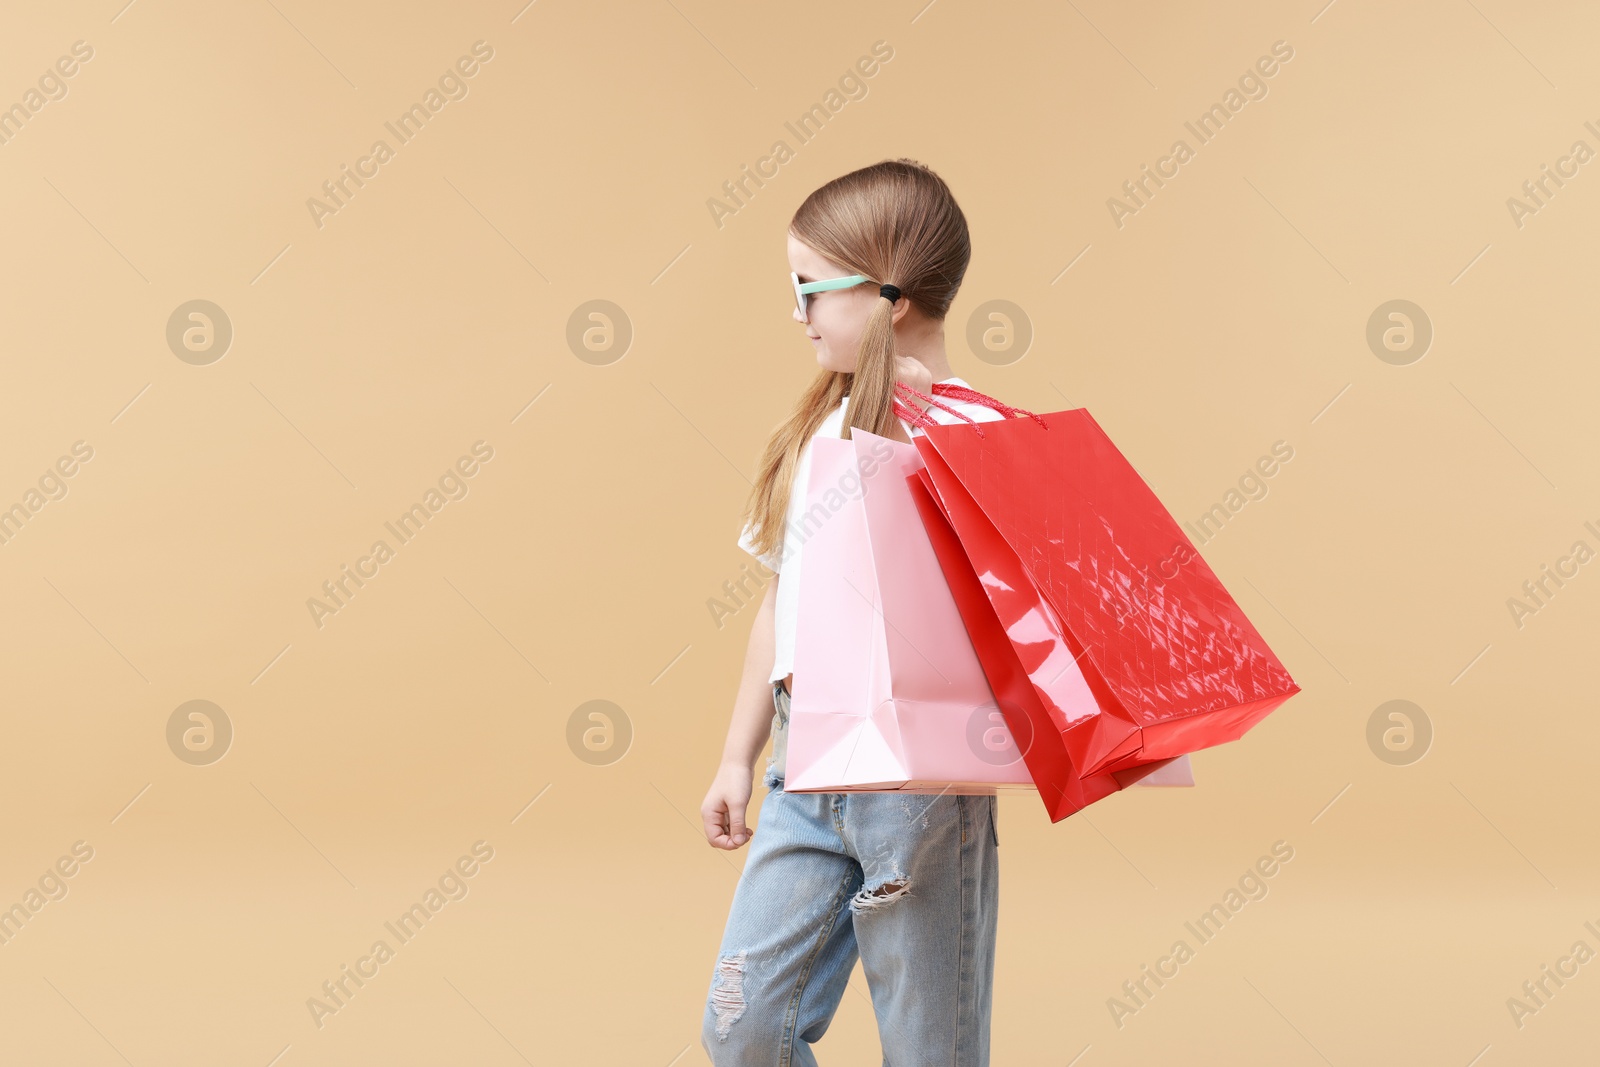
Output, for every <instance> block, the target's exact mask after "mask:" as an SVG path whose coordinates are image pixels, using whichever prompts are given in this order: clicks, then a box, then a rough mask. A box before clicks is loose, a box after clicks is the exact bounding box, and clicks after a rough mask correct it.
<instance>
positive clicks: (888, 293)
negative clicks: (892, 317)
mask: <svg viewBox="0 0 1600 1067" xmlns="http://www.w3.org/2000/svg"><path fill="white" fill-rule="evenodd" d="M878 295H879V296H881V297H883V298H884V299H885V300H887V301H889V303H891V304H892V303H894V302H895V301H896V300H899V299H900V287H899V286H898V285H890V284H888V283H887V282H886V283H884V284H883V285H880V286H878Z"/></svg>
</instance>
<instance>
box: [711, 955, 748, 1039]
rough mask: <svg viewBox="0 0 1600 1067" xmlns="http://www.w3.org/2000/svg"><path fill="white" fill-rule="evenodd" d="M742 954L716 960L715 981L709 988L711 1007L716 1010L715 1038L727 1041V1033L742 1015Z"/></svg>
mask: <svg viewBox="0 0 1600 1067" xmlns="http://www.w3.org/2000/svg"><path fill="white" fill-rule="evenodd" d="M744 960H745V955H744V953H743V952H734V953H730V954H729V955H726V956H723V957H722V958H721V959H719V960H717V980H716V981H715V982H714V983H712V986H711V1005H712V1007H714V1008H716V1010H717V1037H718V1038H721V1039H722V1040H724V1041H725V1040H727V1037H728V1031H729V1030H730V1029H732V1027H733V1024H734V1023H736V1022H738V1021H739V1016H741V1015H743V1014H744Z"/></svg>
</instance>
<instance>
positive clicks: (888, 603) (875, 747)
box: [784, 429, 1033, 794]
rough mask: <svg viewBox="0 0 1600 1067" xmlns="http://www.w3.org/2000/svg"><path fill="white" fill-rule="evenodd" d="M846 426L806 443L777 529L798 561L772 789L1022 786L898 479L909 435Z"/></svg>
mask: <svg viewBox="0 0 1600 1067" xmlns="http://www.w3.org/2000/svg"><path fill="white" fill-rule="evenodd" d="M851 434H852V439H851V440H848V441H846V440H843V439H839V438H826V437H824V438H818V439H816V440H815V441H813V442H812V445H811V447H812V449H813V452H812V455H811V483H810V485H808V486H805V487H803V488H804V491H805V492H806V494H807V496H806V505H807V507H806V513H805V514H806V518H805V520H804V521H805V523H806V525H805V528H804V529H803V530H791V531H790V532H789V536H804V537H805V557H804V558H805V562H804V566H803V567H802V568H801V573H800V595H799V618H798V621H797V624H796V630H795V651H794V693H793V695H792V697H791V699H790V704H789V740H788V757H787V760H788V766H787V774H786V777H785V781H784V789H785V790H786V791H788V792H791V793H803V792H852V791H890V790H892V791H899V792H907V793H961V794H993V793H997V792H1010V791H1026V790H1031V789H1032V788H1033V779H1032V777H1031V776H1030V775H1029V772H1028V768H1027V763H1026V761H1025V760H1024V759H1023V754H1022V752H1021V750H1020V749H1018V747H1017V746H1016V743H1015V742H1014V741H1013V740H1012V738H1011V735H1010V732H1009V730H1008V729H1007V727H1006V724H1005V718H1004V716H1003V715H1002V714H1001V712H1000V708H999V705H998V704H997V703H996V702H995V699H994V694H993V693H992V692H991V691H990V689H989V683H988V681H987V680H986V679H985V677H984V673H983V667H982V665H981V664H980V663H979V662H978V657H977V653H976V652H974V650H973V647H972V642H971V640H970V639H969V638H968V636H967V631H966V628H965V626H964V625H963V623H962V621H961V613H960V611H959V610H958V609H957V607H956V603H955V600H954V599H953V598H952V596H951V594H950V590H949V588H948V586H946V584H945V578H944V572H943V571H942V569H941V568H940V565H939V561H938V559H937V558H936V557H935V555H934V552H933V547H932V545H931V544H930V543H929V541H928V535H927V533H926V531H925V530H924V528H923V524H922V519H921V518H920V516H919V514H918V511H917V506H916V503H915V502H914V501H913V499H912V496H911V490H910V488H909V486H908V485H907V484H906V477H907V476H908V475H915V474H916V472H917V471H918V470H919V469H921V467H922V459H921V457H920V456H919V454H918V452H917V449H916V447H915V446H913V445H909V444H904V443H901V442H898V441H891V440H889V439H888V438H884V437H879V436H877V435H875V434H871V433H868V432H866V431H864V430H860V429H856V430H852V431H851ZM801 489H802V487H799V486H797V487H796V491H797V492H798V491H801Z"/></svg>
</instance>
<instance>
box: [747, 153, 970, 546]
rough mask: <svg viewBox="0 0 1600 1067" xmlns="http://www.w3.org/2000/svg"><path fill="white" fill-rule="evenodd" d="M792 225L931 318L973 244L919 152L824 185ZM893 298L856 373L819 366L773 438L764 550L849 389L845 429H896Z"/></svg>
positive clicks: (762, 517)
mask: <svg viewBox="0 0 1600 1067" xmlns="http://www.w3.org/2000/svg"><path fill="white" fill-rule="evenodd" d="M789 231H790V232H791V233H793V234H794V236H795V237H797V238H799V239H800V240H801V241H803V242H804V243H805V244H806V245H808V246H810V247H811V248H813V249H815V250H816V251H817V252H818V253H819V254H820V255H822V256H823V257H824V258H826V259H828V260H831V261H832V262H834V263H837V264H839V265H840V266H841V267H843V268H845V270H846V271H848V272H849V273H851V274H860V275H864V276H865V277H866V278H867V279H868V282H866V283H863V284H871V285H874V286H877V285H883V284H891V285H895V286H897V287H898V288H899V289H900V298H901V299H902V300H909V301H911V303H912V304H914V305H916V307H917V308H918V310H920V311H921V312H922V313H923V314H924V315H926V316H928V317H929V318H931V319H943V318H944V317H945V313H946V312H948V311H949V310H950V302H951V301H952V300H954V299H955V295H956V290H957V289H959V288H961V279H962V278H963V277H964V276H965V275H966V272H967V262H968V260H970V259H971V258H972V245H971V242H970V240H969V239H968V236H967V219H966V216H965V215H963V214H962V213H961V208H960V207H959V206H957V204H956V201H955V197H954V196H952V195H951V193H950V188H949V186H947V185H945V183H944V180H943V179H942V178H940V177H939V176H938V175H937V174H935V173H934V172H933V171H931V170H929V169H928V168H927V167H926V166H924V165H922V164H921V163H918V162H917V161H916V160H913V159H892V160H889V159H886V160H884V161H883V162H881V163H874V164H872V165H871V166H869V167H862V168H861V169H860V170H854V171H851V172H850V173H849V174H845V175H843V176H841V177H838V178H835V179H833V180H832V181H831V182H828V183H827V184H826V185H824V186H822V187H821V188H819V189H817V190H816V191H815V192H813V193H812V194H811V195H810V196H808V197H806V199H805V202H804V203H803V204H801V205H800V207H799V210H797V211H796V212H795V213H794V219H793V220H792V221H791V222H790V223H789ZM893 310H894V305H893V304H891V303H890V302H889V300H888V299H887V298H886V297H883V296H880V297H879V298H878V299H877V300H876V301H875V302H874V304H873V307H872V311H871V312H870V313H869V314H868V316H867V323H866V327H865V328H864V329H863V330H862V333H861V348H860V351H859V353H858V355H857V361H856V369H855V372H854V373H853V374H852V373H846V372H843V371H832V370H826V369H824V370H820V371H819V372H818V373H817V376H816V378H815V379H813V380H812V382H811V384H810V385H809V386H807V387H806V390H805V392H804V393H802V394H801V395H800V400H799V402H798V403H797V404H796V405H795V408H794V411H793V413H792V414H790V416H789V417H788V418H787V419H786V420H784V422H783V424H782V425H780V426H779V427H778V428H777V429H776V430H775V431H774V432H773V434H772V436H771V438H769V439H768V441H767V446H766V449H765V450H764V451H763V453H762V456H761V473H760V476H759V477H758V478H757V479H756V482H755V485H754V486H753V487H752V488H751V491H750V496H749V499H748V500H747V501H746V502H745V511H744V518H745V521H746V523H748V524H753V526H754V530H753V532H752V534H751V539H752V541H753V542H754V543H753V548H754V549H755V552H756V553H757V554H758V555H768V554H771V553H774V552H776V551H778V549H779V548H780V547H781V546H782V545H783V540H784V529H783V525H784V518H785V516H786V515H787V513H788V508H789V495H790V493H791V492H802V493H803V492H805V489H806V487H805V486H803V485H802V486H795V485H794V484H793V483H794V472H795V467H796V465H797V464H798V463H799V462H800V453H801V451H802V450H803V449H804V448H805V446H806V443H807V442H809V441H810V440H811V438H812V435H814V434H815V433H816V432H817V428H818V427H820V426H821V425H822V422H823V420H824V419H826V418H827V417H828V415H829V414H831V413H832V412H833V410H834V409H835V408H837V407H838V406H839V403H840V401H841V400H843V399H844V398H845V397H846V396H848V397H849V398H850V399H849V406H848V408H847V409H846V411H845V420H844V427H843V428H842V430H841V431H840V433H839V436H840V437H842V438H845V439H846V440H848V439H849V438H850V431H851V429H852V428H853V427H860V428H861V429H863V430H866V431H867V432H869V433H874V434H877V435H878V436H880V437H889V436H892V435H893V432H894V431H893V427H894V422H893V420H894V419H895V414H894V328H893V327H892V326H891V325H890V316H891V314H892V312H893Z"/></svg>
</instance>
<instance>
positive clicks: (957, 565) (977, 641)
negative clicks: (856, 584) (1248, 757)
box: [906, 424, 1194, 822]
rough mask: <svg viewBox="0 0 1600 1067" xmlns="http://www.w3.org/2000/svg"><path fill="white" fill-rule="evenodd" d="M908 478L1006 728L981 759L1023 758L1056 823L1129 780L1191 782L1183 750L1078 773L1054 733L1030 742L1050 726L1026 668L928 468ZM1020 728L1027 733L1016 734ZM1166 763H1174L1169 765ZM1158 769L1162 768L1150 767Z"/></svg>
mask: <svg viewBox="0 0 1600 1067" xmlns="http://www.w3.org/2000/svg"><path fill="white" fill-rule="evenodd" d="M991 425H992V424H991ZM906 483H907V485H908V486H909V487H910V488H911V494H912V498H913V499H914V500H915V501H916V504H917V510H918V512H920V513H921V515H922V524H923V528H924V529H925V530H926V531H927V533H928V540H929V541H930V542H931V543H932V545H933V549H934V555H935V557H936V558H937V559H938V560H939V565H940V567H941V569H942V570H943V571H944V573H945V579H946V584H947V585H948V586H949V588H950V593H951V595H952V596H953V597H954V598H955V601H956V606H957V608H958V610H960V612H961V617H962V622H963V624H964V625H965V626H966V628H967V636H968V637H969V638H971V639H972V645H973V649H974V650H975V651H976V652H977V653H978V660H979V663H980V664H981V665H982V666H983V672H984V675H985V676H986V677H987V678H988V680H989V687H990V690H991V691H992V692H993V694H994V699H995V703H996V704H998V705H999V707H1000V710H1001V715H1002V717H1003V718H1004V719H1005V722H1006V727H1007V729H1006V731H1004V732H1003V734H1002V736H1001V737H999V738H997V739H996V743H995V744H994V745H981V746H980V745H979V744H975V745H974V749H975V750H977V749H979V748H980V747H982V748H983V749H984V750H985V751H986V758H989V759H991V760H994V761H996V762H999V761H1007V762H1009V761H1011V760H1022V761H1023V762H1024V763H1025V764H1026V765H1027V768H1028V773H1029V774H1030V775H1031V776H1032V777H1033V780H1034V784H1035V787H1036V788H1037V789H1038V790H1039V795H1040V798H1041V799H1042V800H1043V801H1044V805H1045V809H1046V810H1047V811H1048V812H1049V814H1050V821H1051V822H1060V821H1061V820H1062V819H1064V818H1066V817H1067V816H1068V815H1071V814H1072V813H1073V812H1075V811H1079V810H1081V809H1083V808H1086V807H1088V806H1089V805H1090V804H1092V803H1094V802H1095V801H1097V800H1100V799H1101V798H1103V797H1107V796H1110V795H1111V794H1112V793H1114V792H1116V791H1117V790H1119V789H1125V788H1127V787H1128V786H1130V785H1176V786H1183V785H1189V786H1192V785H1194V777H1193V775H1192V774H1191V773H1190V771H1189V767H1188V757H1187V756H1176V757H1173V758H1171V759H1162V760H1156V761H1151V762H1147V763H1144V764H1141V765H1139V766H1136V767H1131V768H1127V769H1123V770H1117V771H1107V772H1102V773H1100V774H1093V775H1088V776H1082V777H1080V776H1079V774H1078V773H1077V770H1076V769H1075V768H1074V767H1073V766H1072V763H1071V760H1070V759H1069V758H1068V757H1067V755H1066V750H1065V748H1064V747H1063V746H1062V745H1061V744H1060V743H1059V739H1057V741H1056V742H1055V743H1050V742H1048V741H1047V742H1046V743H1044V744H1041V745H1035V744H1034V740H1035V738H1037V737H1045V736H1047V735H1048V733H1049V731H1048V730H1041V729H1040V727H1038V726H1037V725H1036V724H1037V723H1040V722H1048V720H1047V719H1046V718H1045V714H1044V711H1043V708H1042V705H1041V703H1040V701H1039V697H1038V695H1037V694H1036V693H1035V692H1034V691H1033V685H1032V683H1031V682H1030V680H1029V678H1028V674H1027V672H1026V671H1025V670H1024V669H1023V667H1022V664H1021V662H1020V661H1019V660H1018V659H1017V656H1016V653H1015V652H1014V651H1013V649H1012V647H1011V644H1010V642H1009V641H1008V640H1007V639H1006V634H1005V631H1004V630H1003V629H1002V628H1001V626H1000V621H999V618H998V616H997V615H996V614H995V612H994V610H993V608H992V607H991V606H990V604H989V599H988V597H987V596H986V595H985V593H984V590H983V587H982V585H981V584H980V583H979V581H978V577H977V575H976V574H974V573H973V571H972V567H971V566H970V565H969V564H968V562H967V558H966V555H965V553H964V552H963V550H962V547H961V542H960V541H959V540H957V538H956V534H955V531H954V530H953V529H951V527H950V524H949V522H948V521H947V520H946V518H945V516H944V514H943V513H942V511H941V510H940V508H939V505H938V504H937V503H936V502H935V500H934V497H933V495H932V493H931V491H930V489H929V483H928V482H927V472H926V471H925V470H924V471H918V472H917V473H916V474H913V475H910V476H909V477H907V478H906ZM1018 729H1024V731H1025V732H1023V733H1020V734H1019V733H1017V730H1018ZM984 740H985V741H986V739H984ZM1171 764H1178V766H1169V765H1171ZM1158 771H1162V772H1164V773H1163V774H1156V772H1158Z"/></svg>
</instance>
